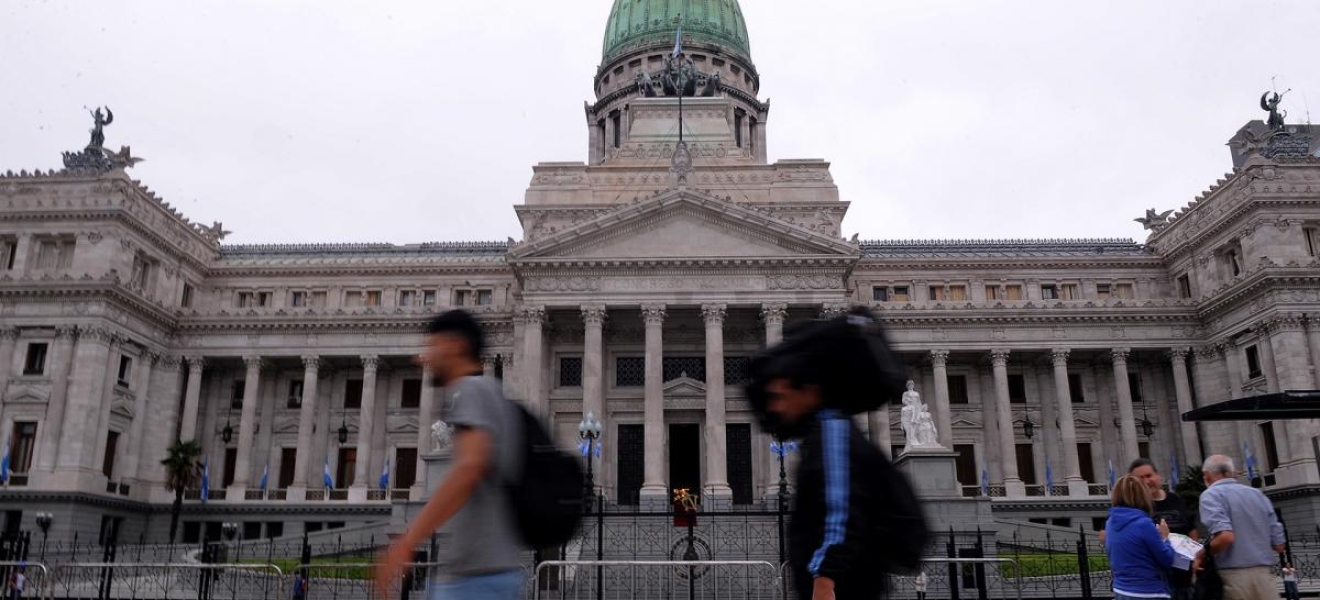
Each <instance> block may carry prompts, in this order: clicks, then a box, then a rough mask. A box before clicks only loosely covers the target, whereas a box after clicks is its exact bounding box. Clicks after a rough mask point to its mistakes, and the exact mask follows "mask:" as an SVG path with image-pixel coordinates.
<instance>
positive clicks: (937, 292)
mask: <svg viewBox="0 0 1320 600" xmlns="http://www.w3.org/2000/svg"><path fill="white" fill-rule="evenodd" d="M928 290H929V291H930V296H927V297H928V298H930V299H931V300H947V299H948V297H947V296H945V295H944V286H942V285H932V286H930V287H929V288H928Z"/></svg>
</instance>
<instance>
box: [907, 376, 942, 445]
mask: <svg viewBox="0 0 1320 600" xmlns="http://www.w3.org/2000/svg"><path fill="white" fill-rule="evenodd" d="M901 417H902V421H903V434H904V435H905V436H906V437H907V443H906V444H905V445H904V446H903V452H904V453H907V452H908V451H910V450H912V449H915V448H941V447H942V446H940V442H939V439H938V436H937V435H936V430H935V420H934V419H932V418H931V416H930V410H929V409H928V408H927V407H926V404H925V403H924V402H922V401H921V394H918V393H917V390H916V383H913V382H912V381H908V382H907V391H906V392H903V411H902V413H901Z"/></svg>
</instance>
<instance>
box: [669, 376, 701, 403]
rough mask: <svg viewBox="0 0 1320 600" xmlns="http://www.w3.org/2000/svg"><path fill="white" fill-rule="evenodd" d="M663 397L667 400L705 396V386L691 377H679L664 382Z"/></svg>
mask: <svg viewBox="0 0 1320 600" xmlns="http://www.w3.org/2000/svg"><path fill="white" fill-rule="evenodd" d="M664 395H665V396H666V397H669V398H674V397H681V396H705V395H706V384H705V383H702V382H700V381H697V380H696V379H693V378H691V377H679V378H678V379H674V380H672V381H667V382H665V385H664Z"/></svg>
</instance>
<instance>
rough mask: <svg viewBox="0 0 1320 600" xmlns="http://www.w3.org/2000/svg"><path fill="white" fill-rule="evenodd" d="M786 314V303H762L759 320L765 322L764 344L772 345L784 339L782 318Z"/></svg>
mask: <svg viewBox="0 0 1320 600" xmlns="http://www.w3.org/2000/svg"><path fill="white" fill-rule="evenodd" d="M787 316H788V305H787V304H762V305H761V320H762V321H763V322H765V345H766V346H773V345H775V344H778V343H779V341H780V340H782V339H784V319H785V318H786V317H787Z"/></svg>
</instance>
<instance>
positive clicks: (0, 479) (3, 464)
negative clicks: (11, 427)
mask: <svg viewBox="0 0 1320 600" xmlns="http://www.w3.org/2000/svg"><path fill="white" fill-rule="evenodd" d="M0 483H6V484H7V483H9V440H5V456H4V458H0Z"/></svg>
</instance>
